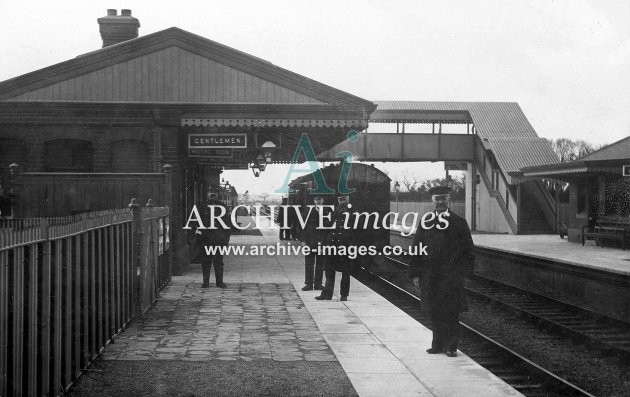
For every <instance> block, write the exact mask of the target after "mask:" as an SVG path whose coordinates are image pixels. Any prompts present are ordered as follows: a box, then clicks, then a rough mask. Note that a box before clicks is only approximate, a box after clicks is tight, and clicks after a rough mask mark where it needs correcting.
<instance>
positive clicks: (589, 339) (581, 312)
mask: <svg viewBox="0 0 630 397" xmlns="http://www.w3.org/2000/svg"><path fill="white" fill-rule="evenodd" d="M387 259H388V260H389V261H390V262H391V263H395V264H396V265H397V266H398V267H400V268H401V269H403V270H405V269H406V268H407V267H408V265H407V264H406V263H405V262H403V261H401V260H399V259H396V258H387ZM466 291H467V293H468V296H470V297H472V298H473V299H477V300H482V301H485V302H487V303H491V304H493V305H495V306H502V307H503V308H505V309H509V310H511V311H513V312H515V313H517V314H518V315H520V316H521V317H523V318H526V319H528V320H529V321H530V322H532V323H533V324H536V325H537V326H541V327H544V328H545V329H547V330H553V331H555V332H558V333H561V334H562V335H564V336H565V337H568V338H571V339H572V340H574V341H576V342H579V343H585V344H587V345H588V346H590V347H591V348H594V349H599V350H601V351H602V352H606V353H608V354H613V355H615V356H618V357H620V358H622V359H624V360H626V361H629V362H630V326H629V325H628V324H626V323H623V322H621V321H618V320H615V319H612V318H609V317H606V316H603V315H600V314H597V313H593V312H590V311H588V310H585V309H582V308H579V307H576V306H573V305H569V304H567V303H564V302H560V301H557V300H554V299H551V298H547V297H544V296H540V295H536V294H532V293H530V292H526V291H523V290H520V289H518V288H516V287H513V286H509V285H506V284H503V283H500V282H497V281H494V280H490V279H487V278H484V277H482V276H480V275H472V276H471V277H469V279H468V281H467V283H466Z"/></svg>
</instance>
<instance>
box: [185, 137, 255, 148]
mask: <svg viewBox="0 0 630 397" xmlns="http://www.w3.org/2000/svg"><path fill="white" fill-rule="evenodd" d="M193 148H194V149H247V134H188V149H193Z"/></svg>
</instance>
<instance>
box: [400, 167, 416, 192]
mask: <svg viewBox="0 0 630 397" xmlns="http://www.w3.org/2000/svg"><path fill="white" fill-rule="evenodd" d="M418 179H419V178H418V175H416V174H415V173H413V174H409V172H408V171H407V170H405V171H404V172H403V174H402V184H403V186H404V187H405V190H407V191H408V192H413V191H414V190H416V185H417V184H418V183H419V180H418Z"/></svg>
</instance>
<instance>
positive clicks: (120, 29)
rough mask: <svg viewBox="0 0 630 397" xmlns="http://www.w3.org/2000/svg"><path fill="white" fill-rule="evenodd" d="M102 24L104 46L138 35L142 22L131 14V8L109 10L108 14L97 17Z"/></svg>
mask: <svg viewBox="0 0 630 397" xmlns="http://www.w3.org/2000/svg"><path fill="white" fill-rule="evenodd" d="M97 22H98V24H99V25H100V29H99V30H100V32H101V37H102V38H103V47H107V46H110V45H112V44H118V43H122V42H123V41H127V40H131V39H135V38H136V37H138V28H139V27H140V22H139V21H138V20H137V19H136V18H134V17H132V16H131V10H120V15H118V10H114V9H109V10H107V16H106V17H102V18H99V19H97Z"/></svg>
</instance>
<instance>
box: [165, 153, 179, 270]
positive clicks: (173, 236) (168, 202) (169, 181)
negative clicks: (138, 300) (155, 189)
mask: <svg viewBox="0 0 630 397" xmlns="http://www.w3.org/2000/svg"><path fill="white" fill-rule="evenodd" d="M162 171H163V172H164V174H165V178H164V206H165V207H168V214H169V215H168V219H167V222H168V233H169V234H170V235H169V236H168V238H169V241H170V246H169V248H168V252H165V254H166V260H167V261H168V264H167V266H166V272H167V274H168V276H167V277H168V280H169V281H170V280H171V276H172V274H173V257H174V253H173V249H174V247H175V246H176V244H175V242H177V228H176V227H173V226H174V223H175V221H176V219H175V218H176V217H175V216H174V214H173V211H174V208H173V178H174V175H175V174H174V170H173V166H172V165H170V164H164V166H163V167H162ZM164 226H165V227H166V226H167V225H166V224H165V225H164ZM164 232H165V233H166V232H167V231H166V230H165V231H164ZM164 244H165V246H164V249H165V251H166V241H164Z"/></svg>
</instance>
